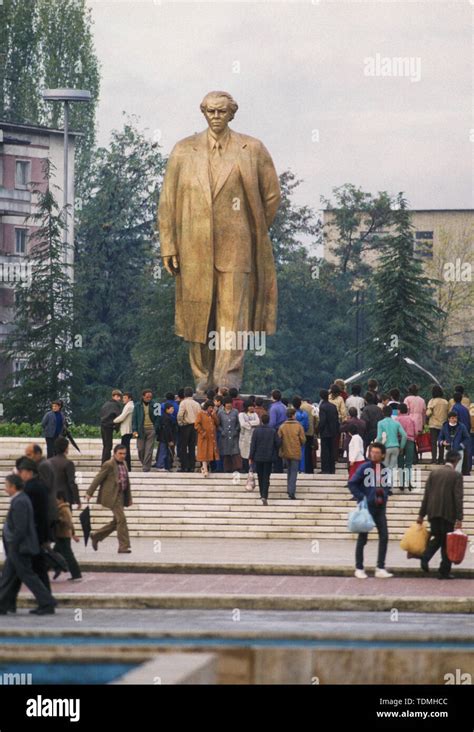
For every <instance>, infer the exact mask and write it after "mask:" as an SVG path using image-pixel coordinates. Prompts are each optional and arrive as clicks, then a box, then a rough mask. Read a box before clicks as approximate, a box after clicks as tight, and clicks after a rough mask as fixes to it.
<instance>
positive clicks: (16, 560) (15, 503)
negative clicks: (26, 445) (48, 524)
mask: <svg viewBox="0 0 474 732" xmlns="http://www.w3.org/2000/svg"><path fill="white" fill-rule="evenodd" d="M5 491H6V493H7V495H9V496H10V498H11V501H10V508H9V510H8V513H7V517H6V519H5V524H4V526H3V542H4V545H5V551H6V560H5V564H4V566H3V571H2V577H1V580H0V615H6V614H7V613H8V612H16V599H17V595H18V592H19V590H20V587H21V584H22V583H23V584H25V585H26V587H28V589H29V590H30V592H32V593H33V595H34V596H35V599H36V602H37V603H38V607H37V608H34V609H33V610H30V613H32V614H33V615H53V614H54V611H55V610H54V608H55V605H56V600H55V599H54V597H53V596H52V594H51V592H50V591H49V590H48V589H47V588H46V587H45V585H44V584H43V582H42V581H41V580H40V579H39V577H38V575H37V574H36V573H35V572H34V570H33V567H32V559H33V557H35V556H38V554H39V551H40V547H39V542H38V536H37V534H36V529H35V521H34V517H33V506H32V505H31V501H30V499H29V498H28V496H27V495H25V494H24V492H23V481H22V480H21V478H20V477H19V476H18V475H8V476H7V477H6V479H5Z"/></svg>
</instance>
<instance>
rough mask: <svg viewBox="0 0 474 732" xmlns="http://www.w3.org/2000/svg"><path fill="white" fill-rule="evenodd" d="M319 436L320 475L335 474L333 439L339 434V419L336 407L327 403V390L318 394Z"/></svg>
mask: <svg viewBox="0 0 474 732" xmlns="http://www.w3.org/2000/svg"><path fill="white" fill-rule="evenodd" d="M319 396H320V397H321V401H320V403H319V436H320V438H321V470H320V471H319V472H320V473H329V474H334V473H335V472H336V452H335V446H334V438H335V437H336V436H337V435H338V434H339V417H338V414H337V407H336V406H335V405H334V404H331V402H330V401H329V392H328V390H327V389H321V391H320V392H319Z"/></svg>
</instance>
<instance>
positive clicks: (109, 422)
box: [100, 389, 122, 463]
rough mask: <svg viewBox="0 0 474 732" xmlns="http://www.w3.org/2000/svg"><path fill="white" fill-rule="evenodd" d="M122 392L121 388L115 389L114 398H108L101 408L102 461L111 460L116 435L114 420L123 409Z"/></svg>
mask: <svg viewBox="0 0 474 732" xmlns="http://www.w3.org/2000/svg"><path fill="white" fill-rule="evenodd" d="M121 401H122V392H121V391H120V389H114V390H113V392H112V398H111V399H108V400H107V401H106V402H105V403H104V404H103V405H102V408H101V410H100V435H101V437H102V463H105V461H106V460H110V453H111V452H112V440H113V435H114V429H115V425H114V420H115V417H117V416H118V415H119V414H120V412H121V410H122V407H121Z"/></svg>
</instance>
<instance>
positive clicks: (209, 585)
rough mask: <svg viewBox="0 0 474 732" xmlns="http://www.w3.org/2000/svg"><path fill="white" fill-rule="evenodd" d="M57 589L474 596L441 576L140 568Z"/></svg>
mask: <svg viewBox="0 0 474 732" xmlns="http://www.w3.org/2000/svg"><path fill="white" fill-rule="evenodd" d="M52 586H53V591H54V593H55V594H56V595H57V596H58V597H60V595H61V594H63V593H66V594H77V595H84V594H91V595H96V596H99V597H100V595H103V594H112V595H127V596H133V595H138V596H157V595H178V594H179V595H189V594H192V595H196V594H197V595H204V596H208V595H258V596H289V597H297V596H306V597H308V596H321V595H328V596H331V597H336V596H338V595H342V596H347V595H356V596H358V597H363V596H379V595H382V594H383V595H384V596H388V597H467V596H469V597H472V596H473V583H472V580H469V579H456V580H451V581H440V580H438V579H437V578H436V577H429V576H428V577H420V578H419V579H418V578H416V579H412V578H397V577H393V578H392V579H386V580H382V579H375V578H374V577H370V578H369V579H367V580H357V579H355V577H299V576H295V577H285V576H281V575H265V576H256V575H248V574H243V575H237V574H171V573H170V574H141V573H140V574H137V573H130V572H129V573H122V572H120V573H119V572H97V573H94V572H91V573H87V574H86V575H84V579H83V581H82V582H69V581H68V580H67V579H64V580H62V579H61V578H59V579H58V580H56V581H54V582H53V583H52Z"/></svg>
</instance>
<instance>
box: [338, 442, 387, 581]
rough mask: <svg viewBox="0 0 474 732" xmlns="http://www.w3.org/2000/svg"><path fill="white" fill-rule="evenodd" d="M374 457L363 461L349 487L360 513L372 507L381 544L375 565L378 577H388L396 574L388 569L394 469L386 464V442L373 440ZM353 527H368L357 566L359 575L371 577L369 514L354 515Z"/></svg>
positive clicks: (360, 542) (360, 538) (359, 546)
mask: <svg viewBox="0 0 474 732" xmlns="http://www.w3.org/2000/svg"><path fill="white" fill-rule="evenodd" d="M369 451H370V452H369V455H370V459H369V460H367V461H366V462H365V463H362V465H360V466H359V467H358V468H357V470H356V472H355V473H354V475H353V476H352V478H351V479H350V480H349V484H348V485H349V490H350V491H351V493H352V495H353V496H354V499H355V500H356V501H357V503H358V504H360V503H362V504H363V505H362V507H359V511H360V513H362V512H363V510H364V508H365V507H366V508H367V509H368V512H369V514H370V516H371V517H372V519H373V523H374V524H375V526H376V527H377V531H378V535H379V547H378V556H377V567H376V568H375V577H377V578H379V579H387V578H389V577H393V574H391V573H390V572H387V570H386V569H385V557H386V555H387V547H388V527H387V514H386V510H387V501H388V497H389V495H391V490H390V486H391V478H390V473H391V471H390V469H389V468H387V467H386V466H385V465H384V462H383V461H384V458H385V445H382V443H381V442H373V443H372V444H371V445H370V446H369ZM350 519H351V520H350V522H349V530H351V525H352V526H357V521H359V522H360V528H362V529H364V528H365V529H366V530H365V531H360V533H359V536H358V539H357V544H356V552H355V559H356V570H355V573H354V574H355V577H357V579H367V573H366V572H365V570H364V547H365V545H366V544H367V536H368V531H370V528H372V527H370V528H369V526H370V523H368V522H367V519H369V517H368V516H364V515H362V516H361V515H360V514H359V516H357V515H355V516H354V517H350Z"/></svg>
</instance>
